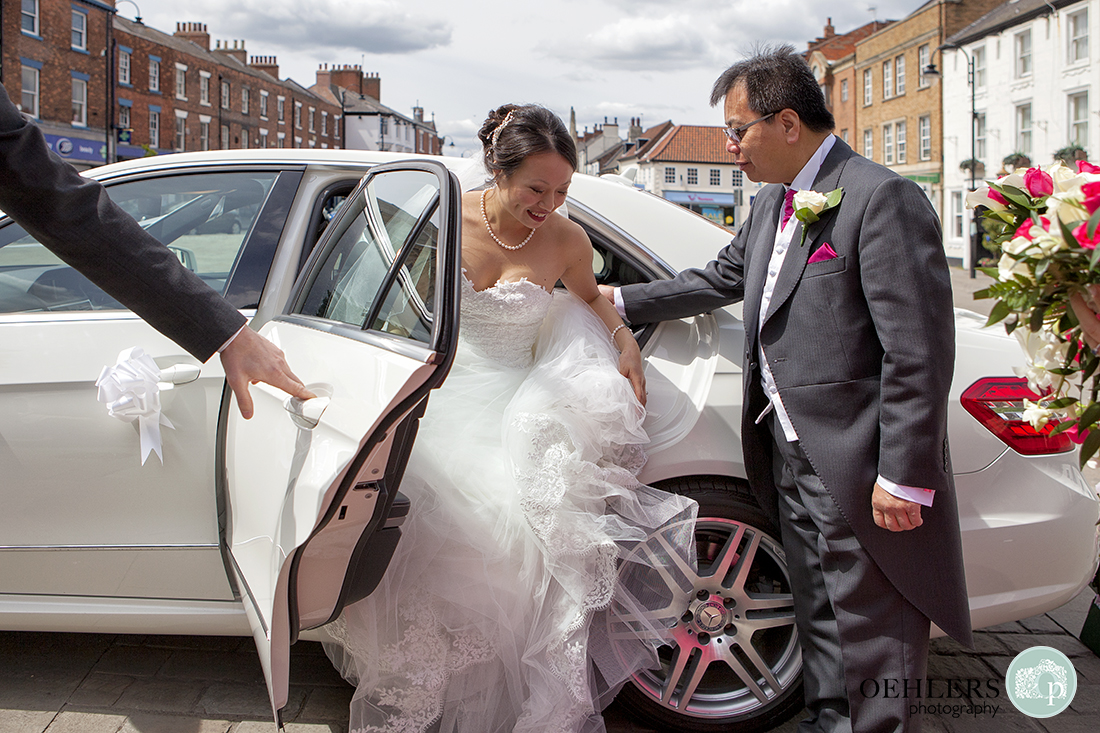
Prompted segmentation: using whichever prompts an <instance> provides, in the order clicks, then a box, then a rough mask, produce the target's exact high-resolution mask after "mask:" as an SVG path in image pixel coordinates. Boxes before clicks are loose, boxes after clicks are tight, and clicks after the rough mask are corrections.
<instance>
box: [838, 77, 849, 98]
mask: <svg viewBox="0 0 1100 733" xmlns="http://www.w3.org/2000/svg"><path fill="white" fill-rule="evenodd" d="M840 101H841V102H847V101H848V80H847V79H841V80H840Z"/></svg>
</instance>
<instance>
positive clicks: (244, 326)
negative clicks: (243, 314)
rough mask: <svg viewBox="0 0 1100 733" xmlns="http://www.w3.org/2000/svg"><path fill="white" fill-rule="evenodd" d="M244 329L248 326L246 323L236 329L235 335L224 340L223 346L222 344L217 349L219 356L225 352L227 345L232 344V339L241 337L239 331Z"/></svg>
mask: <svg viewBox="0 0 1100 733" xmlns="http://www.w3.org/2000/svg"><path fill="white" fill-rule="evenodd" d="M246 328H248V324H247V323H246V324H244V325H243V326H241V327H240V328H238V329H237V332H236V333H235V334H233V335H232V336H230V337H229V338H228V339H227V340H226V342H225V343H224V344H222V345H221V346H219V347H218V353H219V354H220V353H222V352H223V351H225V347H227V346H229V344H231V343H233V339H235V338H237V337H238V336H240V335H241V331H243V330H245V329H246Z"/></svg>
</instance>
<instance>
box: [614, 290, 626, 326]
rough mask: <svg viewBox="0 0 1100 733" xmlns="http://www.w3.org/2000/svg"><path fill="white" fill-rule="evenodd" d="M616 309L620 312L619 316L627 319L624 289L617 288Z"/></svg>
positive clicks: (615, 291)
mask: <svg viewBox="0 0 1100 733" xmlns="http://www.w3.org/2000/svg"><path fill="white" fill-rule="evenodd" d="M614 293H615V311H616V312H617V313H618V314H619V318H622V319H623V320H624V321H625V320H626V304H625V303H623V289H622V288H615V289H614Z"/></svg>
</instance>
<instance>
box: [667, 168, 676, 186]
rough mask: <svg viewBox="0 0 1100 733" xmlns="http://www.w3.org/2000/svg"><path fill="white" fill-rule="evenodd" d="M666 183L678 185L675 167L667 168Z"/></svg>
mask: <svg viewBox="0 0 1100 733" xmlns="http://www.w3.org/2000/svg"><path fill="white" fill-rule="evenodd" d="M665 183H676V168H674V167H673V166H666V167H665Z"/></svg>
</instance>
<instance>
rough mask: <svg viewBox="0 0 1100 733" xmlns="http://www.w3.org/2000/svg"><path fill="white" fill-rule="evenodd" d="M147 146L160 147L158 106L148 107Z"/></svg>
mask: <svg viewBox="0 0 1100 733" xmlns="http://www.w3.org/2000/svg"><path fill="white" fill-rule="evenodd" d="M149 147H151V148H159V147H160V108H157V109H153V108H152V107H150V108H149Z"/></svg>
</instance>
